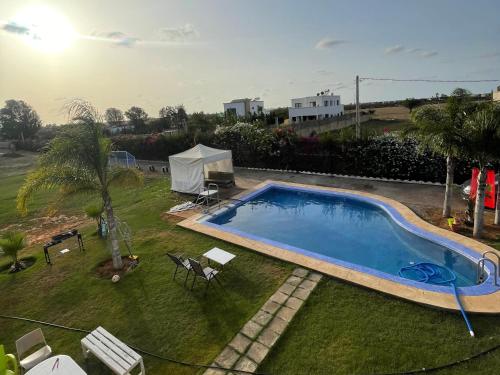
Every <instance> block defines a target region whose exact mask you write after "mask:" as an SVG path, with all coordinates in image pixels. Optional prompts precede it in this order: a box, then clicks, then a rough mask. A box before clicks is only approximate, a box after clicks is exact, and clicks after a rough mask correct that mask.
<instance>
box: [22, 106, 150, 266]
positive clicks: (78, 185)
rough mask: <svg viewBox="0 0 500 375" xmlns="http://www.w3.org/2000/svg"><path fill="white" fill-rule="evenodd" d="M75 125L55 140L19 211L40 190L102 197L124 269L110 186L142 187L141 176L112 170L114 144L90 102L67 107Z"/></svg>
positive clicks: (114, 256)
mask: <svg viewBox="0 0 500 375" xmlns="http://www.w3.org/2000/svg"><path fill="white" fill-rule="evenodd" d="M68 113H69V116H70V119H71V122H72V124H71V125H69V126H68V127H66V128H65V129H63V130H62V131H61V133H60V134H59V135H58V136H57V137H56V138H54V139H53V140H52V141H51V142H50V144H49V146H48V149H47V151H46V152H44V153H43V154H42V155H41V156H40V158H39V161H38V165H37V168H36V169H35V170H34V171H33V172H31V173H30V174H29V175H28V177H27V178H26V181H25V183H24V185H23V186H22V187H21V188H20V189H19V192H18V195H17V208H18V210H19V211H21V212H24V213H25V212H26V211H27V209H26V205H27V201H28V199H29V197H31V196H32V194H33V193H34V192H35V191H37V190H41V189H51V188H61V191H62V193H64V194H72V193H90V194H97V195H99V196H100V197H101V199H102V202H103V207H104V211H105V212H106V217H107V221H108V227H109V237H110V240H111V256H112V259H113V267H114V268H115V269H121V268H122V267H123V262H122V258H121V254H120V249H119V242H118V235H117V228H116V220H115V215H114V212H113V206H112V200H111V195H110V191H109V189H110V187H111V186H112V185H118V186H120V187H127V186H133V185H140V184H141V183H142V174H140V172H138V171H137V170H135V169H126V168H119V167H111V166H110V165H109V155H110V153H111V149H112V144H111V141H110V140H109V138H106V137H105V136H104V135H103V132H102V130H103V126H102V123H103V121H102V119H101V116H100V114H99V113H98V112H97V110H96V109H95V108H94V107H93V106H92V105H91V104H90V103H88V102H85V101H81V100H77V101H73V102H72V103H70V104H69V105H68Z"/></svg>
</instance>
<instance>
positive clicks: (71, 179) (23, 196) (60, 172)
mask: <svg viewBox="0 0 500 375" xmlns="http://www.w3.org/2000/svg"><path fill="white" fill-rule="evenodd" d="M85 172H86V171H84V170H78V169H75V168H70V167H67V166H66V167H59V166H52V167H39V168H38V169H36V170H35V171H33V172H31V173H30V174H29V175H28V176H27V178H26V181H25V183H24V184H23V185H22V186H21V188H20V189H19V191H18V193H17V199H16V203H17V209H18V211H19V212H21V213H22V214H26V213H27V202H28V200H29V198H31V197H32V196H33V194H34V193H35V192H37V191H39V190H50V189H54V188H57V187H59V188H61V189H62V190H65V191H66V192H70V191H72V192H76V191H91V192H97V191H99V190H100V186H99V185H98V184H97V183H96V181H95V178H94V176H93V175H92V174H89V173H85Z"/></svg>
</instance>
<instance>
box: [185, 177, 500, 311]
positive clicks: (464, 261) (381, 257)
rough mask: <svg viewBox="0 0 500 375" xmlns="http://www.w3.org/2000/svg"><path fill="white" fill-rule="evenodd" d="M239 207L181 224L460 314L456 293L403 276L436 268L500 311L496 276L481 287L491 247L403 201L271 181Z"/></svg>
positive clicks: (237, 202) (245, 196) (243, 198)
mask: <svg viewBox="0 0 500 375" xmlns="http://www.w3.org/2000/svg"><path fill="white" fill-rule="evenodd" d="M234 202H235V203H232V204H229V205H228V206H227V207H225V208H223V209H222V210H219V211H217V212H215V213H214V214H211V215H205V216H202V217H197V218H196V220H188V221H186V222H185V223H184V224H183V223H181V225H182V226H185V227H188V228H190V229H194V230H197V231H200V232H203V233H206V234H209V235H212V236H215V237H218V238H223V239H225V240H227V241H230V242H234V243H237V244H240V245H242V246H245V247H248V248H251V249H254V250H257V251H260V252H263V253H266V254H268V255H272V256H276V257H279V258H281V259H284V260H287V261H292V262H295V263H298V264H302V265H304V266H307V267H309V268H313V269H316V270H319V271H321V272H324V273H327V274H330V275H332V276H336V277H340V278H344V279H346V280H348V281H352V282H354V283H358V284H361V285H364V286H367V287H370V288H373V289H377V290H381V291H384V292H388V293H391V294H395V295H399V296H402V297H403V298H408V299H412V300H417V301H418V302H422V301H423V302H424V303H428V304H434V305H438V306H442V307H449V308H454V307H453V302H452V300H451V299H450V298H449V297H451V293H452V290H451V288H450V287H449V286H444V285H432V284H427V283H421V282H418V281H414V280H409V279H406V278H402V277H400V276H399V275H398V272H399V270H400V269H401V267H405V266H408V265H411V264H415V263H419V262H431V263H436V264H439V265H442V266H444V267H447V268H448V269H450V270H452V271H453V272H454V273H455V274H456V275H457V286H459V290H460V293H461V294H462V295H465V296H471V297H474V296H475V297H480V296H485V295H488V294H494V295H495V296H494V297H495V301H496V302H495V303H494V304H493V305H494V307H492V308H493V309H498V311H497V312H500V303H499V302H500V296H499V294H498V293H497V292H498V291H499V288H498V287H496V286H495V285H494V284H493V280H492V277H490V276H491V271H492V269H490V268H489V267H487V271H488V272H489V276H488V278H487V279H486V280H485V281H484V282H483V283H481V284H479V285H478V284H477V283H476V277H477V274H476V272H477V270H476V264H477V261H478V260H479V259H480V258H481V253H482V252H484V251H486V250H489V249H490V248H489V247H488V246H486V245H484V244H480V243H479V242H477V241H473V240H469V239H465V238H463V237H462V236H459V235H456V234H454V233H451V232H450V234H448V233H447V232H449V231H444V230H442V229H439V228H436V227H433V226H432V225H430V224H428V223H424V222H423V221H422V220H421V219H419V218H418V217H416V215H414V214H413V213H412V212H411V211H410V210H409V209H408V208H406V207H405V206H403V205H401V204H400V203H398V202H395V201H392V200H390V199H387V198H384V197H379V196H375V195H373V194H367V193H359V192H351V191H346V190H340V189H333V188H324V187H312V186H304V185H297V184H291V183H282V182H280V183H277V182H266V183H264V184H262V185H260V186H258V187H257V188H255V189H254V190H253V191H251V192H250V193H247V194H243V195H241V196H239V197H238V199H237V200H235V201H234ZM431 227H432V228H431ZM442 234H444V235H442ZM450 236H451V237H452V238H451V239H450ZM462 238H463V239H464V240H466V241H465V242H467V245H465V244H464V241H463V240H462ZM471 245H472V248H471ZM395 285H398V286H399V285H401V286H402V287H403V288H402V289H401V288H399V287H395ZM405 288H406V289H405ZM401 290H404V292H402V291H401ZM421 294H422V295H421ZM439 296H441V297H442V298H439ZM436 297H437V298H436ZM429 299H430V300H433V301H432V302H431V301H429ZM419 300H422V301H419ZM434 300H435V302H434ZM448 302H449V303H448ZM497 305H498V306H497ZM468 307H469V309H471V310H474V309H473V308H472V306H468ZM480 309H481V308H479V310H480ZM489 309H490V307H488V311H489ZM495 311H496V310H495Z"/></svg>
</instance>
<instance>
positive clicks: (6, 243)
mask: <svg viewBox="0 0 500 375" xmlns="http://www.w3.org/2000/svg"><path fill="white" fill-rule="evenodd" d="M25 246H26V236H25V235H24V233H21V232H7V233H5V234H4V235H3V236H2V238H0V250H2V252H3V253H4V254H5V255H7V256H10V257H11V258H12V266H11V267H10V272H17V271H20V270H22V269H24V268H25V266H24V264H23V263H22V262H20V261H19V259H18V257H17V253H18V252H19V251H21V250H22V249H24V247H25Z"/></svg>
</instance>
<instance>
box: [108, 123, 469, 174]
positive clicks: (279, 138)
mask: <svg viewBox="0 0 500 375" xmlns="http://www.w3.org/2000/svg"><path fill="white" fill-rule="evenodd" d="M247 126H248V125H247ZM236 129H237V128H236ZM239 129H241V127H240V128H239ZM249 133H251V134H249ZM113 141H114V143H115V147H116V148H117V149H120V150H126V151H129V152H130V153H132V154H133V155H135V157H136V158H139V159H149V160H167V159H168V156H169V155H173V154H176V153H178V152H181V151H184V150H186V149H188V148H190V147H192V146H193V145H195V144H196V143H203V144H205V145H207V146H212V147H220V148H225V149H231V150H232V152H233V159H234V163H235V165H237V166H242V167H260V168H278V169H291V170H301V171H311V172H323V173H335V174H348V175H358V176H367V177H380V178H391V179H405V180H420V181H430V182H441V183H443V182H445V180H446V161H445V159H444V158H443V157H441V156H438V155H434V154H432V153H430V152H429V151H425V150H421V149H420V148H419V145H418V142H417V141H416V140H415V139H413V138H399V137H398V136H394V135H383V136H378V137H375V138H371V139H367V140H361V141H356V140H350V141H343V142H335V141H332V140H331V139H330V140H328V139H326V140H324V139H321V138H296V137H294V136H293V135H290V134H283V132H281V134H277V133H276V132H273V134H272V135H271V136H270V134H269V133H266V132H265V131H263V130H262V129H258V130H256V131H255V132H253V131H247V130H245V131H244V132H243V133H240V132H236V131H235V129H233V130H231V129H229V130H224V131H223V132H216V133H215V134H210V133H206V134H202V135H198V137H197V138H196V139H195V138H194V137H193V135H188V134H178V135H171V136H163V135H159V136H133V135H127V136H118V137H115V138H113ZM472 165H473V163H472V162H471V161H468V160H461V161H459V162H458V163H457V166H456V170H455V181H456V182H457V183H462V182H464V181H465V180H467V179H469V178H470V173H471V172H470V171H471V167H472Z"/></svg>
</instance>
